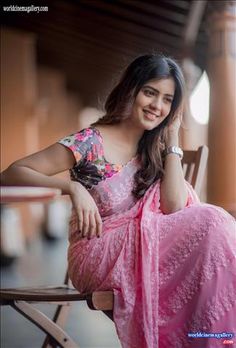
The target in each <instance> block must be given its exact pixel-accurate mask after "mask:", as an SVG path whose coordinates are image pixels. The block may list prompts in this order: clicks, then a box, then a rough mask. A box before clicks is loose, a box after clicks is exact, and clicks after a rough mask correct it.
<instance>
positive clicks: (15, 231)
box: [0, 186, 61, 266]
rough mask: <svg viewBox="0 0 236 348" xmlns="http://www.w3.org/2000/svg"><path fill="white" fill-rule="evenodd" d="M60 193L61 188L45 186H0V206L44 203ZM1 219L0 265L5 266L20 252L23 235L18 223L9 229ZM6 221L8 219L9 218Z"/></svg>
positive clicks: (22, 248) (22, 247) (22, 245)
mask: <svg viewBox="0 0 236 348" xmlns="http://www.w3.org/2000/svg"><path fill="white" fill-rule="evenodd" d="M60 194H61V190H59V189H53V188H46V187H31V186H27V187H26V186H1V187H0V203H1V205H2V206H4V205H6V204H7V205H9V204H14V203H34V202H37V203H38V202H41V203H46V202H48V201H50V200H53V199H55V198H56V197H59V196H60ZM4 211H5V210H3V211H2V215H1V216H2V219H3V216H4ZM9 212H10V210H9ZM12 215H14V214H12ZM15 215H16V214H15ZM15 217H16V216H15ZM16 220H17V219H16ZM3 221H4V220H2V229H1V250H0V253H1V263H2V265H5V266H7V265H10V264H11V263H12V262H14V261H15V260H16V258H17V257H18V256H20V255H21V254H22V252H23V250H24V237H23V233H22V231H21V228H20V225H19V226H18V227H19V228H12V229H11V228H10V230H9V228H8V227H6V225H5V224H4V223H3ZM7 221H9V219H8V220H7ZM12 225H13V224H12ZM6 230H8V232H6Z"/></svg>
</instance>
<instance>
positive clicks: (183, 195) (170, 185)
mask: <svg viewBox="0 0 236 348" xmlns="http://www.w3.org/2000/svg"><path fill="white" fill-rule="evenodd" d="M180 122H181V121H180V118H176V119H175V121H174V122H173V124H172V125H171V126H169V128H168V129H167V141H166V146H167V147H169V146H179V126H180ZM187 196H188V193H187V188H186V185H185V180H184V174H183V169H182V165H181V159H180V157H179V156H178V155H176V154H172V153H170V154H168V155H167V156H166V157H165V174H164V177H163V179H162V181H161V199H160V203H161V205H160V208H161V210H162V211H163V213H164V214H171V213H174V212H176V211H178V210H180V209H182V208H184V207H185V205H186V203H187Z"/></svg>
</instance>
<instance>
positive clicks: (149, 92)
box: [143, 89, 154, 97]
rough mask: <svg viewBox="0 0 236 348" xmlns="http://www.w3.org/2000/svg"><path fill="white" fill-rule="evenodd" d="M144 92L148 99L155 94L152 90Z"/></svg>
mask: <svg viewBox="0 0 236 348" xmlns="http://www.w3.org/2000/svg"><path fill="white" fill-rule="evenodd" d="M143 92H144V94H145V95H146V96H147V97H151V96H153V95H154V92H153V91H151V90H150V89H145V90H144V91H143Z"/></svg>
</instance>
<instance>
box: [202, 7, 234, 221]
mask: <svg viewBox="0 0 236 348" xmlns="http://www.w3.org/2000/svg"><path fill="white" fill-rule="evenodd" d="M209 10H210V13H209V17H208V28H209V32H208V34H209V36H208V40H209V45H208V47H209V53H208V75H209V80H210V120H209V138H208V141H209V150H210V151H209V163H208V202H209V203H213V204H216V205H220V206H222V207H223V208H225V209H226V210H228V211H229V212H230V213H232V214H233V215H234V216H236V181H235V178H236V97H235V96H236V79H235V78H236V2H235V1H228V0H227V1H213V2H212V3H211V2H209Z"/></svg>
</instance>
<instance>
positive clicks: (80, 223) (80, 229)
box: [77, 211, 84, 233]
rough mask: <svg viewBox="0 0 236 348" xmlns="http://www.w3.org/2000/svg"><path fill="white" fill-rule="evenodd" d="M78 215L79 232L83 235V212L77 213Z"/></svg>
mask: <svg viewBox="0 0 236 348" xmlns="http://www.w3.org/2000/svg"><path fill="white" fill-rule="evenodd" d="M77 214H78V230H79V233H82V229H83V222H84V220H83V212H82V211H78V212H77Z"/></svg>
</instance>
